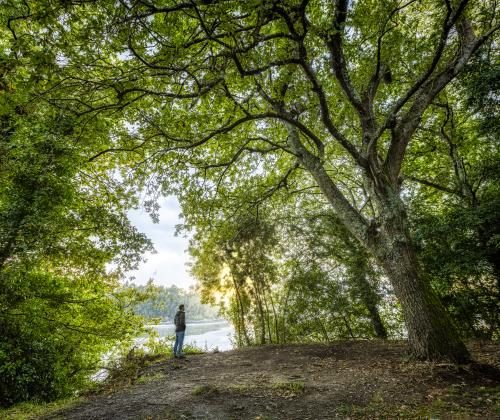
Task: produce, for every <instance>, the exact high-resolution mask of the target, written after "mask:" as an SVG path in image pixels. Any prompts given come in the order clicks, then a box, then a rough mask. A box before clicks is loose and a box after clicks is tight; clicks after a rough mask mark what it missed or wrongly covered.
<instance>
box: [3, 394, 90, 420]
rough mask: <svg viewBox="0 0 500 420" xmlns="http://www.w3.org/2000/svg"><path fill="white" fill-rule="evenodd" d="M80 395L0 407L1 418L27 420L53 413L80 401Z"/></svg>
mask: <svg viewBox="0 0 500 420" xmlns="http://www.w3.org/2000/svg"><path fill="white" fill-rule="evenodd" d="M81 401H82V398H81V397H70V398H64V399H61V400H57V401H53V402H49V403H34V402H24V403H20V404H16V405H15V406H13V407H10V408H4V409H0V418H1V419H16V420H27V419H32V418H34V417H42V416H48V415H50V414H53V413H55V412H57V411H59V410H62V409H68V408H71V407H72V406H74V405H76V404H77V403H79V402H81Z"/></svg>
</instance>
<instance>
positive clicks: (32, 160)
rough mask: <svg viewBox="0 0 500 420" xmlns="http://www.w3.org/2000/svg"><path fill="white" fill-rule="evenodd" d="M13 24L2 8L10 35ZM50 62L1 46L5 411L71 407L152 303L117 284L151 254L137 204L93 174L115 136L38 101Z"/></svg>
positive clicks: (0, 400)
mask: <svg viewBox="0 0 500 420" xmlns="http://www.w3.org/2000/svg"><path fill="white" fill-rule="evenodd" d="M8 17H9V10H8V9H6V8H5V4H3V5H2V6H1V8H0V18H1V21H2V27H1V29H0V33H2V35H5V34H6V33H8V31H7V26H8V25H7V18H8ZM11 35H12V34H11ZM20 42H23V48H25V49H26V50H30V52H31V53H32V54H33V55H31V56H28V55H25V53H26V51H24V52H23V53H20V51H19V50H17V49H16V47H15V46H16V44H18V43H20ZM42 54H43V53H42V51H40V49H39V46H37V45H35V44H33V43H30V42H29V41H27V40H23V41H19V40H18V39H16V37H15V35H14V38H12V36H5V37H2V41H1V42H0V68H1V72H0V79H1V83H0V84H1V89H0V95H1V96H0V100H1V102H0V121H1V131H0V150H1V156H0V336H1V341H0V405H1V406H8V405H11V404H13V403H16V402H19V401H26V400H33V401H50V400H53V399H55V398H60V397H65V396H69V395H73V394H74V393H75V392H76V391H78V390H81V389H82V388H84V387H85V386H86V385H87V384H88V383H89V380H90V379H89V378H90V375H91V374H92V373H93V372H95V371H96V370H97V369H98V365H99V362H100V360H101V357H102V355H103V354H104V353H105V352H106V351H108V350H109V349H110V348H112V347H113V346H115V345H117V344H118V343H126V342H128V341H130V340H131V339H132V337H134V336H135V335H137V334H139V333H140V332H141V331H142V320H141V318H140V317H137V316H135V315H134V314H133V313H132V312H131V310H130V305H131V304H132V303H133V302H135V301H137V300H138V299H143V298H144V297H145V296H144V294H141V293H137V292H135V291H120V290H119V281H118V280H119V277H120V275H121V273H122V272H123V271H125V270H129V269H131V268H133V267H135V266H136V265H137V263H138V262H139V261H140V260H141V254H142V253H143V252H145V251H147V250H149V249H151V244H150V242H149V241H148V240H147V239H146V238H145V237H144V235H142V234H140V233H139V232H137V230H136V229H135V228H134V227H133V226H131V225H130V223H129V222H128V220H127V218H126V209H127V208H129V207H130V206H132V205H134V204H135V203H136V197H135V195H134V194H133V193H132V192H131V191H130V190H128V191H127V186H126V183H125V182H122V183H120V182H119V181H117V180H116V178H115V177H114V175H113V173H112V166H108V167H106V166H104V165H102V166H100V167H99V168H96V167H95V166H93V165H92V164H90V163H89V162H88V156H89V154H91V153H92V151H93V150H95V148H96V147H101V145H100V143H99V141H100V139H106V138H107V137H106V135H105V134H106V133H107V127H106V124H96V125H95V126H93V127H92V129H84V128H83V127H81V126H79V127H77V126H76V124H75V120H74V119H73V118H72V117H71V116H69V115H68V114H67V113H64V112H63V111H62V110H60V109H55V108H51V107H47V106H46V104H44V103H41V102H39V101H33V94H34V91H35V90H37V89H40V88H41V87H42V86H43V85H44V84H45V83H46V81H47V79H48V78H51V74H53V69H54V68H55V67H56V61H55V57H53V56H52V57H51V56H50V54H48V55H44V56H43V57H42ZM37 59H39V60H43V65H42V64H41V62H37ZM35 68H36V69H38V71H37V72H35ZM96 170H98V171H99V172H98V173H96ZM109 190H113V197H112V198H110V196H109V195H107V194H106V193H107V192H108V191H109Z"/></svg>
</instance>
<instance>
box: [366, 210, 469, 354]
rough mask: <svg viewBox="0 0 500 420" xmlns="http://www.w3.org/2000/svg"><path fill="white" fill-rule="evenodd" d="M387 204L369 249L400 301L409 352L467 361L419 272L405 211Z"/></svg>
mask: <svg viewBox="0 0 500 420" xmlns="http://www.w3.org/2000/svg"><path fill="white" fill-rule="evenodd" d="M397 201H399V200H397ZM392 204H394V202H393V203H392ZM398 204H402V203H400V202H399V203H398ZM387 207H388V208H386V209H385V216H386V217H383V223H382V226H381V229H380V238H379V240H376V241H375V243H374V245H373V246H372V251H373V253H374V254H375V256H376V258H377V261H378V263H379V264H380V265H381V266H382V267H383V269H384V270H385V272H386V274H387V276H388V277H389V280H390V281H391V284H392V285H393V287H394V292H395V294H396V296H397V298H398V299H399V301H400V302H401V306H402V309H403V315H404V319H405V324H406V328H407V331H408V340H409V343H410V348H411V352H412V354H413V355H414V356H415V357H417V358H419V359H428V360H429V359H430V360H435V359H440V358H443V357H445V358H448V359H450V360H451V361H453V362H457V363H463V362H467V361H469V360H470V355H469V352H468V351H467V348H466V347H465V345H464V344H463V343H462V341H461V339H460V337H459V335H458V332H457V330H456V328H455V326H454V325H453V322H452V320H451V318H450V317H449V315H448V313H447V312H446V310H445V308H444V306H443V305H442V303H441V301H440V300H439V298H438V297H437V295H436V294H435V293H434V291H433V290H432V288H431V286H430V284H429V283H428V282H427V281H426V280H425V279H424V278H423V276H422V275H421V273H420V270H419V267H418V262H417V259H416V256H415V253H414V250H413V247H412V244H411V240H410V237H409V232H408V230H407V229H406V215H405V214H404V211H403V210H402V208H401V206H396V207H398V208H397V210H396V211H394V206H393V208H392V209H391V208H390V207H389V206H387Z"/></svg>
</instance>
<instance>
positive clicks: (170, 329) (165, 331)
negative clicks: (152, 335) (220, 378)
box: [151, 321, 234, 351]
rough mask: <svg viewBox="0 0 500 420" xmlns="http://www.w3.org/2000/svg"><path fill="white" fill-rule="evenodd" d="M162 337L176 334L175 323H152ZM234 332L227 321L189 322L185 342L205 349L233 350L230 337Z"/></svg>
mask: <svg viewBox="0 0 500 420" xmlns="http://www.w3.org/2000/svg"><path fill="white" fill-rule="evenodd" d="M151 327H152V328H153V329H155V330H156V331H157V332H158V334H159V335H160V337H166V336H172V335H175V326H174V325H173V324H160V325H151ZM233 334H234V330H233V327H232V326H231V325H230V324H229V323H228V322H227V321H207V322H197V323H192V324H190V323H187V325H186V335H185V336H184V344H191V345H193V346H196V347H200V348H202V349H203V350H214V349H215V348H217V349H218V350H219V351H224V350H231V349H232V348H233V344H232V343H231V340H230V337H231V336H232V335H233Z"/></svg>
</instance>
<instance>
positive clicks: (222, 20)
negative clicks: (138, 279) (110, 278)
mask: <svg viewBox="0 0 500 420" xmlns="http://www.w3.org/2000/svg"><path fill="white" fill-rule="evenodd" d="M2 19H3V28H2V31H3V33H4V34H5V37H4V39H5V40H4V41H2V48H3V53H2V54H3V56H2V61H1V62H0V65H1V69H2V70H1V72H2V73H0V74H1V75H2V77H3V79H2V89H3V90H2V92H4V98H10V97H14V96H16V95H19V94H20V93H19V92H21V91H22V95H23V96H22V97H21V99H19V102H16V100H17V99H16V100H10V99H9V100H8V101H6V102H5V103H6V105H2V110H4V111H5V112H4V111H2V112H4V114H2V115H5V116H4V117H2V118H3V120H2V121H4V122H3V124H4V125H3V126H2V127H3V128H2V130H3V131H2V133H4V137H2V138H3V139H4V143H5V144H6V145H7V143H8V142H10V141H11V140H9V139H10V138H11V137H12V136H14V137H13V138H19V139H20V140H19V141H20V142H21V143H22V144H28V148H23V149H17V148H11V149H9V153H13V154H19V156H21V155H23V153H24V155H23V156H24V158H25V162H26V163H24V164H22V163H20V162H21V160H17V157H16V158H15V159H11V160H10V161H8V160H2V165H4V163H3V162H6V163H5V165H7V166H2V169H1V170H2V172H0V176H3V175H1V174H5V176H6V177H7V178H8V179H9V180H10V181H9V182H12V183H14V182H17V181H15V179H14V178H12V177H13V174H16V173H19V174H20V173H22V170H21V168H18V167H17V165H26V166H25V167H26V168H28V167H29V168H30V169H31V167H32V166H33V168H35V169H36V168H39V170H40V171H41V172H43V171H45V170H47V169H48V168H50V171H49V173H48V175H47V178H44V182H47V183H48V184H47V193H46V194H47V197H52V196H54V198H55V199H54V200H52V199H51V200H50V203H51V204H50V205H51V206H52V205H55V206H56V208H57V209H56V210H54V211H55V213H54V214H58V216H57V218H55V217H54V218H53V219H51V220H54V222H53V223H54V226H55V225H56V223H57V227H61V226H65V225H66V224H68V226H73V225H72V223H75V222H78V224H79V228H83V227H84V226H85V227H86V228H85V229H87V228H88V230H84V231H82V230H78V231H77V233H75V231H72V232H71V235H77V236H75V237H72V236H64V237H61V236H57V235H56V236H55V238H56V239H57V238H59V237H60V238H61V241H62V242H63V243H64V244H65V246H66V247H62V248H63V250H64V252H67V253H68V255H70V256H71V255H72V254H71V252H70V251H69V250H68V248H71V244H77V245H76V246H75V247H76V249H77V250H76V251H75V252H77V251H78V252H81V253H82V255H83V253H84V251H83V250H85V256H87V255H89V254H90V253H92V258H91V259H88V260H87V257H82V258H81V259H79V260H78V261H79V263H80V264H83V263H85V264H90V263H89V262H88V261H95V258H97V259H99V255H101V254H100V253H103V254H104V255H103V256H102V257H101V259H99V262H100V264H101V265H100V266H99V267H100V268H101V269H102V267H103V264H104V265H105V263H106V262H109V261H112V260H113V259H114V260H115V261H117V266H118V267H121V269H125V268H127V267H130V266H131V264H133V263H134V262H136V261H137V260H138V258H139V254H140V253H141V252H142V251H143V250H144V249H145V247H147V242H145V241H144V238H143V237H141V236H140V235H138V234H137V232H135V231H134V229H133V228H131V227H130V226H129V225H128V222H127V221H126V218H125V216H124V212H125V210H126V209H127V208H130V207H133V206H135V205H137V204H138V201H137V193H138V191H147V192H148V193H149V194H150V196H151V197H152V198H151V201H148V202H147V203H146V207H147V208H148V209H149V210H150V211H151V212H152V214H153V216H154V214H155V202H154V198H155V196H157V195H158V194H176V195H177V197H178V198H179V200H180V202H181V206H182V210H183V217H184V220H183V224H184V228H185V229H188V230H190V229H191V230H193V231H194V236H193V241H192V244H191V245H192V246H191V253H192V255H193V258H194V262H193V273H194V274H195V276H196V277H198V278H199V279H200V280H201V285H202V292H204V293H205V295H206V296H205V297H206V299H214V296H215V293H213V292H215V291H219V292H220V291H223V290H226V291H230V292H231V293H233V295H232V299H230V301H229V302H226V309H227V314H228V316H230V317H231V319H232V320H233V322H234V323H235V325H236V326H237V327H238V328H239V329H238V330H237V334H238V339H239V340H240V342H241V343H242V344H249V343H250V342H251V341H252V340H255V341H257V342H261V343H263V342H267V341H279V340H280V339H283V331H285V336H286V334H290V335H291V336H293V335H294V334H295V337H298V336H299V335H300V333H298V331H299V330H300V328H296V329H295V332H294V330H293V328H291V329H289V330H288V331H287V329H286V328H284V327H283V328H279V327H278V326H279V325H284V324H283V322H288V321H290V320H291V319H292V320H293V321H291V323H294V324H296V325H300V317H299V312H301V311H306V310H307V309H308V308H309V307H311V308H312V309H313V311H312V312H314V308H316V309H317V308H319V307H322V306H325V305H327V303H326V302H332V300H335V301H336V302H337V303H338V305H339V308H342V311H330V312H329V315H328V317H330V315H331V317H330V318H328V317H327V316H326V315H325V317H326V318H328V322H330V321H331V322H330V326H329V327H328V328H330V330H329V329H328V328H323V332H319V334H320V335H321V334H323V336H325V337H327V338H328V337H329V333H330V332H331V331H334V332H335V334H338V336H340V337H344V336H345V334H346V333H347V334H348V335H349V336H351V337H352V336H356V335H357V334H360V335H363V336H365V335H367V336H372V335H377V336H379V337H383V336H386V335H389V336H391V334H395V333H394V331H400V329H398V327H395V328H393V329H392V330H391V328H390V327H391V325H389V324H391V323H393V324H397V321H396V320H397V319H398V317H399V316H400V315H399V314H400V313H399V309H400V310H401V314H402V316H403V318H404V322H405V328H406V333H407V336H408V339H409V343H410V348H411V352H412V353H413V355H415V356H416V357H419V358H427V359H438V358H443V357H445V358H448V359H451V360H453V361H458V362H462V361H467V360H469V354H468V351H467V349H466V347H465V346H464V344H463V342H462V339H461V334H462V335H463V334H464V333H465V334H468V335H475V336H481V335H483V336H487V337H490V338H491V337H494V336H495V334H498V315H497V313H496V308H497V306H498V293H499V290H498V288H499V280H498V279H499V273H498V255H499V251H498V249H499V241H498V229H497V226H498V223H497V222H498V214H499V212H498V204H499V196H498V191H499V190H498V176H497V172H498V171H497V167H498V136H497V135H496V134H497V133H498V123H497V122H498V112H497V111H498V90H497V89H498V48H497V44H498V32H497V31H498V28H499V23H498V5H497V3H496V2H495V1H493V0H491V1H490V0H486V1H482V2H471V1H467V0H426V1H415V0H409V1H406V2H405V1H396V0H385V1H377V2H375V1H371V0H360V1H353V2H349V1H347V0H336V1H334V2H327V1H323V0H314V1H308V0H302V1H299V0H251V1H217V0H214V1H205V0H194V1H191V2H181V1H169V0H162V1H160V0H158V1H145V0H140V1H125V0H123V1H117V2H115V1H113V2H111V1H105V0H101V1H99V0H96V1H84V2H81V1H64V2H52V1H43V0H42V1H30V0H25V1H18V0H8V1H7V2H5V4H4V5H3V6H2ZM21 86H22V88H21ZM9 101H10V102H9ZM9 104H10V105H9ZM27 104H30V106H27ZM33 104H36V105H33ZM32 107H35V108H36V110H33V109H31V108H32ZM14 120H15V121H24V123H22V124H21V126H16V127H14V125H13V124H11V121H14ZM44 121H46V122H44ZM23 124H24V125H23ZM23 127H26V129H27V130H35V132H36V131H37V130H36V127H39V129H38V132H40V133H41V134H40V135H41V136H42V137H43V138H44V139H46V140H44V141H40V142H37V141H36V138H37V137H36V136H32V135H31V134H30V133H31V131H30V132H29V133H27V132H26V131H24V132H23V130H24V128H23ZM54 132H55V133H57V134H56V135H54V134H53V133H54ZM13 133H14V134H13ZM51 133H52V134H51ZM16 136H19V137H16ZM47 139H49V140H47ZM47 143H49V145H47ZM44 144H45V146H44ZM3 147H11V146H3ZM36 147H39V148H41V149H36V150H38V151H37V152H36V153H37V154H35V151H34V149H35V148H36ZM30 150H33V151H31V152H30ZM56 152H57V153H56ZM44 153H45V154H44ZM6 156H7V155H6ZM56 157H57V159H59V160H57V162H61V163H60V167H59V166H57V165H59V163H57V164H56V163H53V162H55V160H54V159H56ZM30 159H34V160H30ZM9 162H10V163H9ZM8 165H11V166H8ZM50 165H53V166H50ZM54 165H55V166H54ZM3 168H5V170H3ZM35 173H36V171H33V174H35ZM30 182H32V181H29V180H26V179H20V181H19V182H18V184H19V185H22V189H19V191H20V192H19V194H20V196H19V197H17V195H16V194H17V193H16V194H12V192H11V191H12V189H9V188H8V187H6V188H5V190H2V191H5V197H6V198H5V199H4V202H5V203H6V204H5V205H3V204H2V208H5V212H6V213H5V217H4V219H2V220H5V222H2V224H4V225H5V226H9V223H11V225H12V226H13V227H12V229H11V231H9V230H8V229H7V230H5V232H6V233H5V234H2V235H3V238H5V239H3V242H2V248H1V249H2V250H4V249H5V250H6V251H5V252H11V251H10V250H12V249H14V248H13V247H15V246H18V245H17V244H18V243H20V242H16V241H18V240H19V238H21V236H20V235H19V234H18V233H16V229H18V228H19V226H20V224H19V223H18V222H17V220H18V219H16V217H18V218H19V217H21V218H24V217H25V216H24V215H23V214H22V212H23V211H26V210H28V209H30V208H31V207H30V205H28V204H27V203H29V200H30V199H31V197H32V190H34V189H36V191H37V192H38V191H39V190H40V188H38V184H36V188H35V187H33V186H32V187H31V190H30V185H35V183H32V184H30ZM36 182H40V181H36ZM6 185H7V184H6ZM12 185H13V184H12ZM2 188H3V187H2ZM16 188H17V187H16ZM71 188H74V189H71ZM30 191H31V192H30ZM76 192H78V194H77V193H76ZM30 194H31V195H30ZM7 197H8V198H7ZM59 197H60V198H59ZM57 199H59V200H62V201H61V205H60V207H58V206H57V203H58V201H57ZM23 200H24V201H23ZM37 200H38V199H37ZM64 200H66V201H64ZM36 203H41V204H40V205H42V204H43V200H41V201H40V200H38V201H36ZM37 205H38V204H37ZM16 206H17V207H19V208H21V209H22V211H21V212H20V213H19V211H18V210H16V208H17V207H16ZM51 211H52V210H51ZM16 212H17V213H16ZM57 212H59V213H57ZM61 212H66V213H64V215H65V216H66V217H60V215H61ZM50 214H51V213H50V212H49V211H46V210H45V209H43V210H42V211H40V218H39V219H38V220H40V224H43V226H44V228H46V227H47V225H46V224H45V219H44V218H45V217H49V215H50ZM83 214H85V216H84V215H83ZM2 217H3V216H2ZM59 219H61V220H62V221H60V220H59ZM97 219H98V222H99V223H97V221H96V223H94V224H92V221H95V220H97ZM19 220H20V219H19ZM56 221H57V222H56ZM103 221H106V223H103ZM42 222H43V223H42ZM29 226H32V225H29ZM33 226H34V227H33V229H36V228H37V227H36V224H35V225H33ZM48 226H49V227H50V223H49V224H48ZM90 227H91V228H90ZM33 232H34V231H33ZM46 233H47V234H48V235H49V236H47V237H50V238H51V239H52V235H53V233H52V231H51V230H50V229H49V230H47V232H46ZM14 238H15V239H14ZM32 238H33V234H32V235H31V237H30V239H32ZM40 238H41V239H38V237H37V242H38V241H39V240H40V241H42V242H43V236H40ZM4 243H5V246H4V245H3V244H4ZM51 244H57V240H55V241H53V242H52V241H51ZM19 246H20V245H19ZM37 249H39V250H44V249H45V248H43V247H39V246H38V245H37ZM44 252H45V251H44ZM48 252H49V251H47V253H48ZM51 252H52V250H51ZM327 254H331V255H327ZM6 255H7V254H6ZM9 255H10V254H9ZM30 255H31V253H30ZM44 255H49V254H44ZM53 261H55V260H52V259H51V262H52V263H53ZM69 261H71V258H68V259H65V260H64V262H65V263H68V264H69ZM56 266H57V267H58V268H59V269H60V268H61V267H63V264H62V263H61V265H56ZM223 277H227V278H226V280H227V282H228V283H227V282H226V283H227V284H229V286H228V285H227V284H226V283H224V281H226V280H224V281H223ZM384 281H385V282H386V283H387V285H388V286H387V291H384V290H383V287H382V286H381V284H384ZM225 284H226V286H227V287H226V286H224V285H225ZM290 290H293V291H294V294H293V295H290V294H289V295H287V293H288V291H290ZM287 296H288V297H290V296H292V297H293V299H295V301H294V302H295V304H294V307H295V308H296V309H297V308H302V309H301V310H298V309H297V311H295V313H294V314H292V315H293V316H292V317H291V318H286V317H287V316H288V315H287V314H285V312H280V310H281V309H283V308H287V307H289V305H288V303H289V302H291V301H286V300H281V301H280V299H285V298H286V297H287ZM381 296H382V297H384V299H382V297H381ZM396 300H397V302H398V303H397V305H396V304H394V302H395V301H396ZM286 302H288V303H286ZM388 302H390V304H389V303H388ZM231 305H232V306H231ZM287 305H288V306H287ZM384 305H386V306H391V305H392V307H393V309H394V310H392V311H391V310H385V311H384V310H383V306H384ZM341 313H342V314H343V315H342V316H340V315H339V314H341ZM381 313H382V315H381ZM332 314H333V315H332ZM348 315H349V316H352V318H353V319H358V320H359V319H364V321H366V322H355V323H354V324H355V325H354V324H353V322H350V320H349V319H348V318H349V316H348ZM322 316H323V315H322ZM384 317H385V318H386V319H385V324H386V325H384ZM286 319H288V321H286ZM456 320H460V321H463V320H465V322H466V324H467V325H468V327H467V328H462V326H461V325H460V326H459V327H457V325H456V323H455V321H456ZM280 323H281V324H280ZM342 324H343V325H344V326H341V325H342ZM247 325H250V326H251V327H252V329H253V331H252V332H250V330H248V329H247V327H246V326H247ZM303 325H304V329H307V328H308V327H307V325H306V324H303ZM353 325H354V327H353ZM387 325H389V328H388V330H389V331H387ZM325 331H326V334H325ZM368 331H370V332H368ZM384 331H385V332H384ZM280 334H281V335H280ZM312 336H314V334H312ZM280 337H281V338H280Z"/></svg>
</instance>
